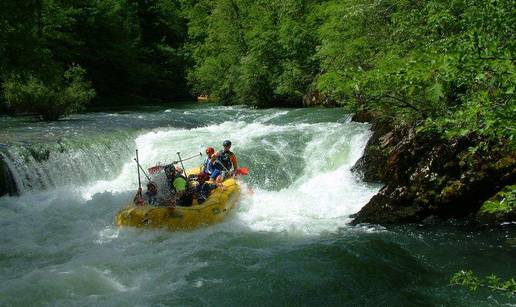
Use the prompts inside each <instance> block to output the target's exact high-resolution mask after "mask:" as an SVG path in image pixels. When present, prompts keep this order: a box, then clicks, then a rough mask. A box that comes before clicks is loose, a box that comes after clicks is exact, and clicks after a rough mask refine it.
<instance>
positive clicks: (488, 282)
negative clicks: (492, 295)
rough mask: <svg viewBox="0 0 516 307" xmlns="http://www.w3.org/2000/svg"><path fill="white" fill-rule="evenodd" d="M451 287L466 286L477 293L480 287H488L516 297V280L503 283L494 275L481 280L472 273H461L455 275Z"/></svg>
mask: <svg viewBox="0 0 516 307" xmlns="http://www.w3.org/2000/svg"><path fill="white" fill-rule="evenodd" d="M450 285H452V286H464V287H467V288H468V289H470V290H471V291H476V290H477V289H478V288H480V287H486V288H489V289H491V290H493V291H502V292H504V293H506V294H507V295H510V296H514V295H516V280H515V279H514V278H511V279H508V280H506V281H503V280H501V279H500V278H499V277H498V276H496V275H494V274H491V275H489V276H487V277H485V278H483V279H481V278H479V277H477V276H476V275H475V273H473V272H472V271H460V272H457V273H455V274H453V276H452V277H451V279H450Z"/></svg>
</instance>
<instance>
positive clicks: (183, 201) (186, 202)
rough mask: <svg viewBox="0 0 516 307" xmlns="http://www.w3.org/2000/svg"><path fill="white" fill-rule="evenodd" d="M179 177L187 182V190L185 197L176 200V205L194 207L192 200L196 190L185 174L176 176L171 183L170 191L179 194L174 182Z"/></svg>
mask: <svg viewBox="0 0 516 307" xmlns="http://www.w3.org/2000/svg"><path fill="white" fill-rule="evenodd" d="M178 177H180V178H183V179H184V180H185V181H186V188H185V193H184V194H183V195H181V197H180V198H179V199H177V200H176V205H178V206H186V207H189V206H191V205H192V200H193V195H194V192H195V190H194V188H193V187H192V185H191V184H190V181H189V180H188V179H187V178H186V177H185V176H183V174H180V173H176V174H175V176H174V180H171V182H170V190H171V192H172V193H174V194H177V190H176V187H174V181H175V180H176V179H177V178H178Z"/></svg>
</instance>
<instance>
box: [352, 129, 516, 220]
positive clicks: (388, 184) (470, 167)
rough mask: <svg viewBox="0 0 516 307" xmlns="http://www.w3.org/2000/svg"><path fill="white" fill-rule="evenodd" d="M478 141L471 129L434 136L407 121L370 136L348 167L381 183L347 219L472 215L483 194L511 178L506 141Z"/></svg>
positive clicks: (515, 172)
mask: <svg viewBox="0 0 516 307" xmlns="http://www.w3.org/2000/svg"><path fill="white" fill-rule="evenodd" d="M373 128H374V127H373ZM482 141H483V140H482V139H480V138H479V137H478V136H476V135H473V134H472V135H468V136H464V137H461V138H455V139H451V140H448V139H440V138H438V137H437V136H435V135H429V134H423V133H417V132H416V131H415V129H413V128H411V127H394V129H393V130H391V131H389V132H385V131H382V133H381V135H380V136H377V137H374V136H373V138H372V139H371V141H370V143H369V144H368V145H367V147H368V148H366V150H365V154H364V157H363V158H362V159H361V160H360V161H358V163H357V164H356V165H355V167H354V168H353V169H354V170H355V171H357V172H359V173H362V174H363V178H364V179H365V180H366V181H381V182H383V183H385V186H384V188H383V189H382V190H381V191H380V192H379V193H378V194H377V195H375V196H374V197H373V198H371V200H370V201H369V202H368V203H367V204H366V205H365V206H364V207H363V208H362V209H361V210H360V211H359V212H358V213H357V214H355V215H354V220H353V222H352V223H353V224H358V223H377V224H393V223H406V222H421V221H423V220H425V219H427V218H428V217H430V216H435V217H438V218H440V219H448V218H455V217H466V216H474V214H475V213H476V212H477V211H478V210H479V208H480V206H481V205H482V203H483V202H484V201H485V200H487V199H488V198H489V197H491V196H492V195H493V194H494V193H495V192H496V191H499V190H500V189H501V188H502V187H504V186H505V185H508V184H513V183H514V182H515V180H516V156H515V153H514V152H511V151H508V150H507V146H490V147H489V150H488V151H482V150H480V149H478V146H477V145H478V144H479V143H480V142H482Z"/></svg>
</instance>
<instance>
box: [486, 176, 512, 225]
mask: <svg viewBox="0 0 516 307" xmlns="http://www.w3.org/2000/svg"><path fill="white" fill-rule="evenodd" d="M476 216H477V219H478V221H479V222H480V223H483V224H494V223H503V222H510V221H516V185H509V186H506V187H505V188H504V189H503V190H501V191H499V192H498V193H496V194H495V195H494V196H493V197H491V198H490V199H488V200H486V201H485V202H484V203H483V204H482V207H480V209H479V210H478V212H477V215H476Z"/></svg>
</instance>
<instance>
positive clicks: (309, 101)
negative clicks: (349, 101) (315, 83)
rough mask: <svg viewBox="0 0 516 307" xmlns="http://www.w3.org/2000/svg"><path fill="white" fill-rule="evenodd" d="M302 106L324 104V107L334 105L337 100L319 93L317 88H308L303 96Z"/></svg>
mask: <svg viewBox="0 0 516 307" xmlns="http://www.w3.org/2000/svg"><path fill="white" fill-rule="evenodd" d="M303 106H305V107H314V106H324V107H336V106H337V102H336V101H335V100H332V99H330V98H328V97H326V96H324V95H323V94H321V92H320V91H318V90H310V91H308V93H307V94H306V95H304V96H303Z"/></svg>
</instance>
